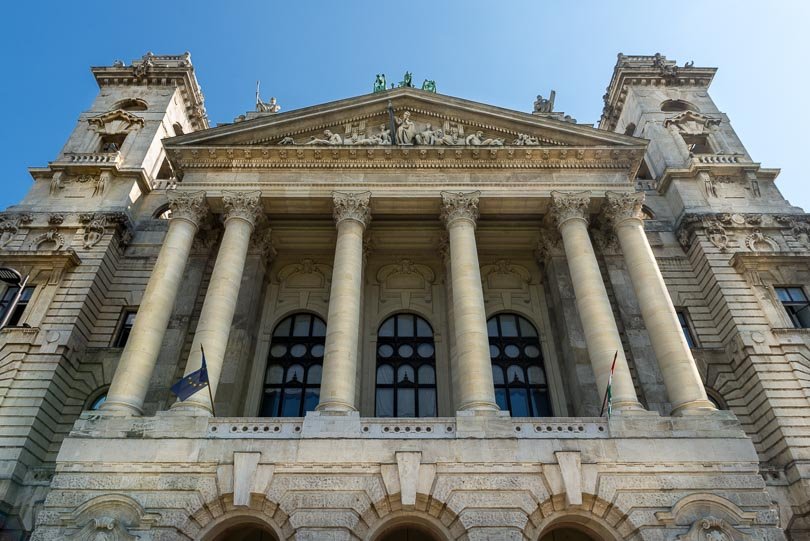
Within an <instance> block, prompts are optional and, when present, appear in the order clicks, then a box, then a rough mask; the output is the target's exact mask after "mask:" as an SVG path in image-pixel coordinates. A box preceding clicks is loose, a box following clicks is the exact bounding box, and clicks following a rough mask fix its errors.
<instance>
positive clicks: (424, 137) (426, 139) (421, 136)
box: [416, 124, 436, 145]
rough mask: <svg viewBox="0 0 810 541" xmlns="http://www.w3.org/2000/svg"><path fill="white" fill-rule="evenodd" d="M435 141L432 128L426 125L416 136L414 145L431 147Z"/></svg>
mask: <svg viewBox="0 0 810 541" xmlns="http://www.w3.org/2000/svg"><path fill="white" fill-rule="evenodd" d="M435 141H436V134H435V133H434V132H433V127H432V126H431V125H430V124H428V125H427V126H425V129H424V130H423V131H421V132H419V133H417V134H416V144H418V145H432V144H433V143H434V142H435Z"/></svg>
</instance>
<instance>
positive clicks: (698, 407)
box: [670, 400, 717, 417]
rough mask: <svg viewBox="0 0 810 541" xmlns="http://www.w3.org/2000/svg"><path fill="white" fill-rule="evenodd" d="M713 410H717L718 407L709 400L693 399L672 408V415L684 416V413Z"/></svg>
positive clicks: (698, 413)
mask: <svg viewBox="0 0 810 541" xmlns="http://www.w3.org/2000/svg"><path fill="white" fill-rule="evenodd" d="M712 411H717V407H716V406H715V405H714V404H712V403H711V402H710V401H709V400H692V401H691V402H684V403H683V404H680V405H678V406H677V407H674V408H672V413H670V415H671V416H672V417H682V416H684V415H703V414H705V413H710V412H712Z"/></svg>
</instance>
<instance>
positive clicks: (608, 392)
mask: <svg viewBox="0 0 810 541" xmlns="http://www.w3.org/2000/svg"><path fill="white" fill-rule="evenodd" d="M618 357H619V350H618V349H617V350H616V353H615V354H614V355H613V363H612V364H611V365H610V375H609V376H608V384H607V389H605V398H604V399H603V400H602V411H600V412H599V417H601V416H602V415H604V414H605V406H607V415H608V417H610V415H611V414H612V413H613V403H612V402H613V400H612V399H613V370H614V369H615V368H616V359H617V358H618Z"/></svg>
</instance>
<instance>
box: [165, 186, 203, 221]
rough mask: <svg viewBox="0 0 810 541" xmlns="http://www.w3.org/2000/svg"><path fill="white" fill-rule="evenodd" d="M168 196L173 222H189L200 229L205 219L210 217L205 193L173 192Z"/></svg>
mask: <svg viewBox="0 0 810 541" xmlns="http://www.w3.org/2000/svg"><path fill="white" fill-rule="evenodd" d="M166 195H167V197H168V198H169V209H170V210H171V212H172V220H175V219H182V220H187V221H189V222H192V223H193V224H194V225H196V226H198V227H199V225H200V223H201V222H202V221H203V219H204V218H205V217H206V216H208V203H207V202H206V200H205V192H202V191H201V192H177V191H172V192H169V193H167V194H166Z"/></svg>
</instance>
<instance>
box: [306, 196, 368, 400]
mask: <svg viewBox="0 0 810 541" xmlns="http://www.w3.org/2000/svg"><path fill="white" fill-rule="evenodd" d="M370 196H371V194H370V192H365V193H358V194H354V193H339V192H334V193H333V197H332V199H333V204H334V218H335V224H336V226H337V243H336V244H335V264H334V268H333V270H332V288H331V291H330V293H329V313H328V315H327V320H326V347H325V351H324V356H323V377H322V378H321V399H320V402H319V403H318V408H317V409H318V411H356V409H357V408H356V407H355V404H354V398H355V392H356V391H355V390H356V388H357V362H358V359H357V350H358V347H357V346H358V337H359V333H360V299H361V296H362V289H363V280H362V279H363V234H364V233H365V230H366V227H368V224H369V222H370V221H371V213H370V211H369V198H370Z"/></svg>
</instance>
